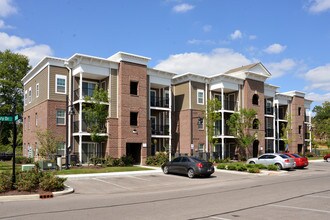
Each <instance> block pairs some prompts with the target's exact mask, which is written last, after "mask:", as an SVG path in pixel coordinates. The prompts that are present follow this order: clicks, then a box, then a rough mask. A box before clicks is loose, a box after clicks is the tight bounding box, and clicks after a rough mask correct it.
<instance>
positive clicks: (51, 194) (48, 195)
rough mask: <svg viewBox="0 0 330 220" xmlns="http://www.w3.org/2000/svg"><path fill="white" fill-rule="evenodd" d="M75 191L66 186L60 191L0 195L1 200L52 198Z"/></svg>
mask: <svg viewBox="0 0 330 220" xmlns="http://www.w3.org/2000/svg"><path fill="white" fill-rule="evenodd" d="M73 192H74V189H73V188H72V187H70V186H65V189H64V190H63V191H58V192H49V193H42V194H31V195H12V196H0V202H9V201H25V200H38V199H50V198H53V197H57V196H63V195H67V194H70V193H73Z"/></svg>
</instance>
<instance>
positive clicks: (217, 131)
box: [214, 126, 231, 136]
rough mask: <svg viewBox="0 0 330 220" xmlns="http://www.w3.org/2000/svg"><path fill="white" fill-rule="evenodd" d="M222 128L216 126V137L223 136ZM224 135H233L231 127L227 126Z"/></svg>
mask: <svg viewBox="0 0 330 220" xmlns="http://www.w3.org/2000/svg"><path fill="white" fill-rule="evenodd" d="M221 133H222V132H221V127H219V126H215V127H214V136H220V135H221ZM224 135H231V134H230V132H229V127H228V126H225V131H224Z"/></svg>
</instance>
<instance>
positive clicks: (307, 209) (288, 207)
mask: <svg viewBox="0 0 330 220" xmlns="http://www.w3.org/2000/svg"><path fill="white" fill-rule="evenodd" d="M269 206H274V207H279V208H287V209H298V210H305V211H311V212H323V213H330V211H326V210H320V209H309V208H301V207H295V206H286V205H269Z"/></svg>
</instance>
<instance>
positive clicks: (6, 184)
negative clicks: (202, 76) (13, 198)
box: [0, 172, 11, 193]
mask: <svg viewBox="0 0 330 220" xmlns="http://www.w3.org/2000/svg"><path fill="white" fill-rule="evenodd" d="M10 189H11V175H10V173H9V172H6V173H1V172H0V193H3V192H7V191H9V190H10Z"/></svg>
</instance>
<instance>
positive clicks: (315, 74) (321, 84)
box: [305, 63, 330, 91]
mask: <svg viewBox="0 0 330 220" xmlns="http://www.w3.org/2000/svg"><path fill="white" fill-rule="evenodd" d="M305 79H306V81H307V82H309V83H310V85H309V86H307V87H306V88H305V89H307V90H312V89H322V90H325V91H330V63H329V64H326V65H324V66H319V67H316V68H314V69H311V70H309V71H308V72H307V73H306V74H305Z"/></svg>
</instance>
